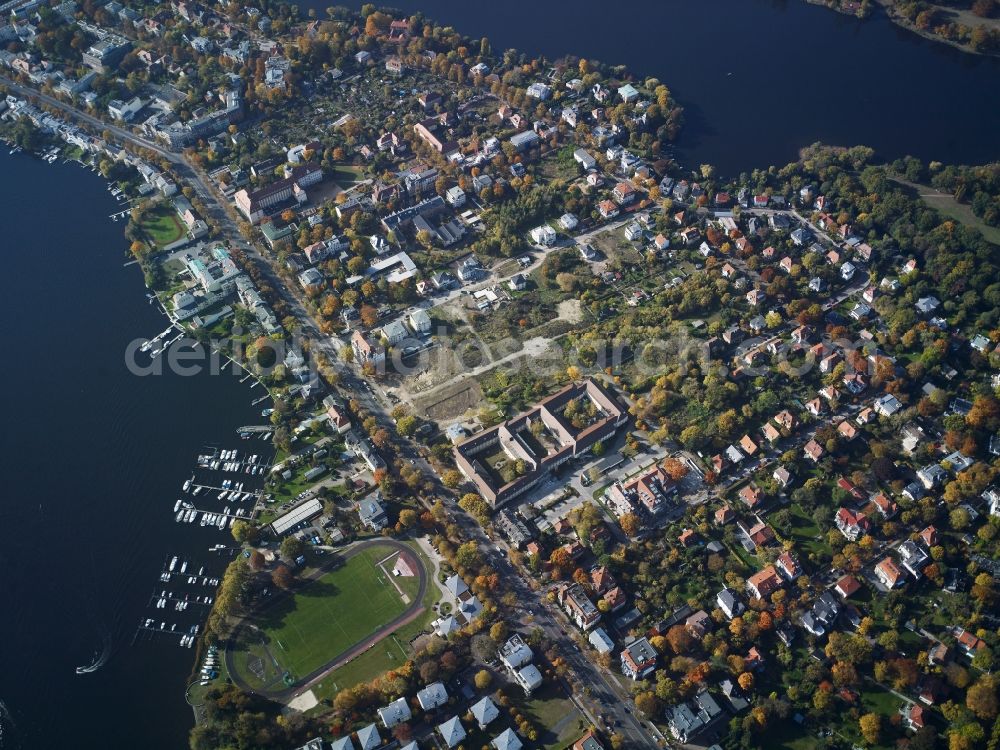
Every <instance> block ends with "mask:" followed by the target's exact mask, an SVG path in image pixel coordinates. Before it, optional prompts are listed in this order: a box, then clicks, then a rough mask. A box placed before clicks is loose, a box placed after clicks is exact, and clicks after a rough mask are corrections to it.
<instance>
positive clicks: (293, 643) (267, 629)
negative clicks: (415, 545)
mask: <svg viewBox="0 0 1000 750" xmlns="http://www.w3.org/2000/svg"><path fill="white" fill-rule="evenodd" d="M392 551H393V550H392V549H391V548H390V547H383V546H378V547H373V548H371V549H368V550H365V551H364V552H362V553H360V554H358V555H357V556H355V557H352V558H351V559H350V560H349V561H348V562H347V563H346V564H344V565H343V566H341V567H339V568H337V569H335V570H332V571H330V572H328V573H326V574H325V575H323V576H322V577H320V578H319V579H317V580H315V581H312V582H310V583H308V584H306V585H305V586H304V587H303V588H301V589H300V590H299V591H297V592H296V593H295V594H294V595H293V596H291V597H286V598H284V599H282V600H281V601H278V602H276V603H274V604H273V605H271V606H269V607H267V608H266V609H264V610H263V611H262V612H261V613H260V615H259V616H258V617H256V618H255V621H254V624H255V626H256V627H257V629H258V630H259V633H260V634H261V635H262V637H263V640H264V643H265V644H266V648H267V651H269V652H270V655H271V656H272V657H273V658H274V659H275V660H277V662H278V663H279V665H280V668H281V669H283V670H286V671H287V672H289V673H290V674H291V677H292V679H300V678H302V677H304V676H306V675H307V674H309V673H310V672H312V671H313V670H315V669H317V668H319V667H321V666H323V664H325V663H326V662H328V661H329V660H330V659H333V658H334V657H336V656H337V655H338V654H340V653H342V652H344V651H346V650H347V649H348V648H350V647H351V646H353V645H354V644H355V643H357V642H359V641H361V640H362V639H364V638H365V637H366V636H368V635H369V634H371V633H372V632H373V631H374V630H375V629H376V628H377V627H379V626H381V625H384V624H385V623H387V622H389V621H390V620H392V619H393V618H395V617H397V616H399V615H400V614H402V613H403V612H404V611H405V610H406V609H407V607H408V606H409V603H404V602H403V600H402V598H401V597H400V595H399V592H397V591H396V588H395V587H394V586H393V585H392V583H391V582H390V581H389V580H388V579H387V577H386V575H385V574H384V573H383V572H382V571H381V570H380V569H379V568H377V567H376V566H375V563H376V562H377V561H379V560H381V559H383V558H385V557H386V556H388V555H389V554H391V553H392ZM393 564H394V560H390V561H389V563H388V567H389V568H390V570H391V565H393ZM393 580H394V581H396V582H400V581H402V580H404V579H400V578H393ZM418 585H419V584H418V583H417V580H416V579H415V578H414V579H412V580H411V581H407V584H406V586H405V587H404V586H403V585H402V584H400V587H401V588H404V591H406V590H407V589H409V596H410V597H412V596H413V592H414V591H415V590H416V588H417V586H418ZM390 640H391V639H390ZM262 648H263V647H262ZM243 661H245V660H242V659H238V660H237V665H238V666H241V665H240V662H243ZM245 676H246V677H247V679H248V681H250V682H251V683H253V682H254V680H253V676H252V675H245Z"/></svg>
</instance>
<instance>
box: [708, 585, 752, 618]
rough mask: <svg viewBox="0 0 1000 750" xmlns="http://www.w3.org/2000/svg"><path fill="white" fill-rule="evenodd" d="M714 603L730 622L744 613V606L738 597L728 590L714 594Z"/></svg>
mask: <svg viewBox="0 0 1000 750" xmlns="http://www.w3.org/2000/svg"><path fill="white" fill-rule="evenodd" d="M715 603H716V604H717V605H718V607H719V609H721V610H722V613H723V614H724V615H725V616H726V617H728V618H729V619H730V620H732V619H733V618H734V617H739V616H740V615H741V614H743V613H744V612H745V611H746V606H745V605H744V604H743V602H741V601H740V599H739V595H738V594H737V593H736V592H735V591H733V590H732V589H730V588H725V589H722V591H720V592H719V593H718V594H716V595H715Z"/></svg>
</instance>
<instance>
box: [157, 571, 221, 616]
mask: <svg viewBox="0 0 1000 750" xmlns="http://www.w3.org/2000/svg"><path fill="white" fill-rule="evenodd" d="M195 580H197V579H195ZM188 582H189V583H190V580H189V581H188ZM214 601H215V598H214V597H211V596H201V595H199V596H196V597H195V598H194V599H192V598H191V595H190V594H185V595H184V598H183V599H181V598H179V597H176V596H174V595H173V592H172V591H161V592H160V598H159V599H157V600H156V605H155V608H156V609H166V608H167V604H168V603H170V602H173V604H174V609H175V610H176V611H178V612H183V611H184V610H186V609H187V608H188V607H189V606H190V605H191V604H211V603H212V602H214Z"/></svg>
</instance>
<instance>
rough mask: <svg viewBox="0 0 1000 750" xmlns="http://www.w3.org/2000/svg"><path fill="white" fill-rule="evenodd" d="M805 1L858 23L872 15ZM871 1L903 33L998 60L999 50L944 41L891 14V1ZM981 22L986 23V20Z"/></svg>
mask: <svg viewBox="0 0 1000 750" xmlns="http://www.w3.org/2000/svg"><path fill="white" fill-rule="evenodd" d="M805 1H806V3H808V4H809V5H815V6H816V7H818V8H825V9H826V10H829V11H833V12H834V13H837V14H838V15H841V16H846V17H848V18H854V19H857V20H858V21H869V20H871V18H872V15H873V14H869V15H868V16H859V15H858V14H857V13H852V12H850V11H848V10H844V9H843V8H842V7H840V6H839V5H830V3H829V2H826V1H825V0H805ZM873 1H874V2H875V3H876V4H877V5H878V9H879V11H880V12H881V13H882V15H883V16H884V17H885V19H886V20H887V21H889V23H891V24H892V25H894V26H897V27H899V28H901V29H904V30H905V31H909V32H910V33H912V34H916V35H917V36H919V37H922V38H924V39H926V40H928V41H931V42H937V43H939V44H944V45H946V46H948V47H951V48H952V49H957V50H959V51H961V52H965V53H968V54H970V55H976V56H978V57H986V58H1000V49H996V50H994V51H992V52H991V51H985V52H984V51H981V50H977V49H973V48H972V47H971V46H970V45H968V44H963V43H962V42H957V41H955V40H953V39H946V38H945V37H943V36H940V35H938V34H935V33H933V32H931V31H926V30H924V29H918V28H917V27H916V26H915V25H914V24H913V23H911V22H910V21H908V20H907V19H905V18H903V17H902V16H900V15H898V14H896V13H893V12H892V2H891V0H873ZM935 7H938V6H935ZM983 20H984V21H986V20H987V19H983Z"/></svg>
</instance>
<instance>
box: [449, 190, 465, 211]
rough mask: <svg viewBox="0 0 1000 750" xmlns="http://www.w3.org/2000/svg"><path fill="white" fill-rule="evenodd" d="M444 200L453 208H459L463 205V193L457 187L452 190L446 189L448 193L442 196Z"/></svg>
mask: <svg viewBox="0 0 1000 750" xmlns="http://www.w3.org/2000/svg"><path fill="white" fill-rule="evenodd" d="M444 199H445V200H446V201H448V203H449V204H451V205H452V206H454V207H455V208H459V207H460V206H464V205H465V191H464V190H462V188H460V187H459V186H458V185H455V187H453V188H448V192H446V193H445V194H444Z"/></svg>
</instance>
